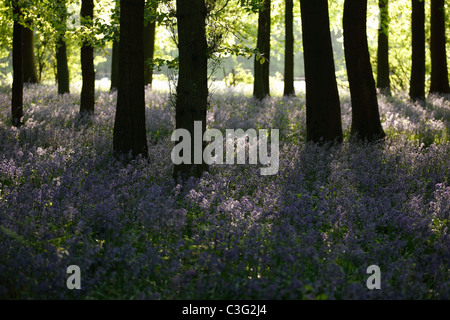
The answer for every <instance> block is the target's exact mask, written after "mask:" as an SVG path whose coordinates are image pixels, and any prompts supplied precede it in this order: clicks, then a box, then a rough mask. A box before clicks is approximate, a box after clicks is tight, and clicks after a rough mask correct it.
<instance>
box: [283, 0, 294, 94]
mask: <svg viewBox="0 0 450 320" xmlns="http://www.w3.org/2000/svg"><path fill="white" fill-rule="evenodd" d="M285 4H286V14H285V24H286V48H285V57H284V95H285V96H289V95H294V94H295V88H294V12H293V11H294V1H293V0H285Z"/></svg>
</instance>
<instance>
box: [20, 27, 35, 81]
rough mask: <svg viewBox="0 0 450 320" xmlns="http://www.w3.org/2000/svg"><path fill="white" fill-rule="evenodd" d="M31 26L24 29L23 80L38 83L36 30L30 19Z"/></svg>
mask: <svg viewBox="0 0 450 320" xmlns="http://www.w3.org/2000/svg"><path fill="white" fill-rule="evenodd" d="M27 24H28V25H29V27H24V28H23V29H22V42H23V82H24V83H38V77H37V73H36V58H35V55H34V31H33V23H32V22H31V21H28V23H27Z"/></svg>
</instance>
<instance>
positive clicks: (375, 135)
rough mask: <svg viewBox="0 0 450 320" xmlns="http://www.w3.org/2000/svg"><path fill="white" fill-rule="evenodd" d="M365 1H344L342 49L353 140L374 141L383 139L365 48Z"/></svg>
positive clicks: (366, 46) (375, 94)
mask: <svg viewBox="0 0 450 320" xmlns="http://www.w3.org/2000/svg"><path fill="white" fill-rule="evenodd" d="M366 16H367V0H345V3H344V18H343V26H344V49H345V61H346V65H347V76H348V81H349V85H350V94H351V101H352V128H351V134H352V136H353V137H354V138H359V139H366V140H368V141H374V140H378V139H382V138H384V136H385V133H384V131H383V128H382V126H381V121H380V114H379V110H378V100H377V92H376V88H375V80H374V78H373V73H372V66H371V64H370V55H369V47H368V44H367V32H366V28H367V25H366V24H367V23H366Z"/></svg>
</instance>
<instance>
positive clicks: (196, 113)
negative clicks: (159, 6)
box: [174, 0, 208, 179]
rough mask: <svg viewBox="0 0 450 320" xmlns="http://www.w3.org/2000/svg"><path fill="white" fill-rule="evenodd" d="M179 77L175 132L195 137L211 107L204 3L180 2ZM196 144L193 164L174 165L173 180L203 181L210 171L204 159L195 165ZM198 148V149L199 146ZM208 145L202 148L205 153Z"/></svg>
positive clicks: (178, 6)
mask: <svg viewBox="0 0 450 320" xmlns="http://www.w3.org/2000/svg"><path fill="white" fill-rule="evenodd" d="M176 3H177V21H178V50H179V76H178V85H177V96H176V116H175V118H176V128H177V129H186V130H188V131H189V132H190V134H191V137H192V138H193V137H194V122H195V121H201V122H202V137H203V133H204V132H205V131H206V110H207V104H208V80H207V79H208V59H207V51H208V45H207V41H206V31H205V23H206V22H205V19H206V14H207V11H206V5H205V0H192V1H185V0H177V2H176ZM194 145H195V143H191V146H192V150H191V164H184V163H182V164H179V165H175V168H174V178H175V179H178V178H182V179H186V178H188V177H191V176H194V177H200V176H201V175H202V173H203V172H204V171H208V165H207V164H206V163H205V162H204V161H203V157H202V159H201V163H200V164H195V159H194V154H195V146H194ZM197 147H198V146H197ZM204 147H205V144H204V143H203V144H202V152H203V149H204Z"/></svg>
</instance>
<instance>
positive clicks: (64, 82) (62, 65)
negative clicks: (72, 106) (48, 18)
mask: <svg viewBox="0 0 450 320" xmlns="http://www.w3.org/2000/svg"><path fill="white" fill-rule="evenodd" d="M56 15H57V16H58V17H59V18H60V23H58V27H57V31H56V32H57V43H56V70H57V78H58V93H59V94H64V93H69V92H70V88H69V86H70V80H69V68H68V65H67V45H66V40H65V33H66V23H67V8H66V1H65V0H57V1H56Z"/></svg>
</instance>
